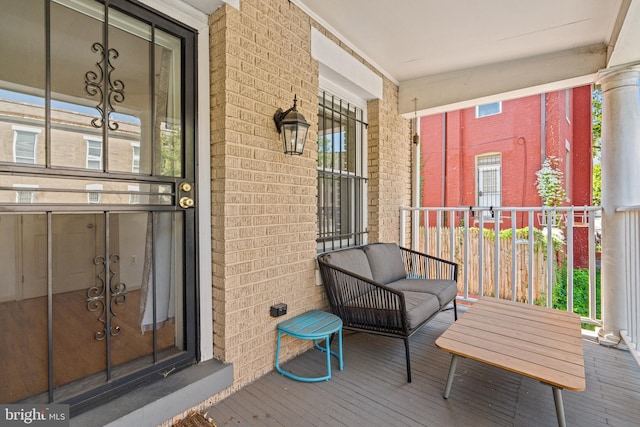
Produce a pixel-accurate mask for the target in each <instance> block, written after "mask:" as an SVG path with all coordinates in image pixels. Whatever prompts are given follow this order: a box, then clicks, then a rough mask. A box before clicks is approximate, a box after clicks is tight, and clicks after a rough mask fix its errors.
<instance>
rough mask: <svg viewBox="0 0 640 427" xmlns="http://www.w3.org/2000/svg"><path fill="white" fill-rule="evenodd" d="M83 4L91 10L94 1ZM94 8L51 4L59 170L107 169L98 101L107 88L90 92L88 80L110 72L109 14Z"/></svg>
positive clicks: (54, 147) (54, 155)
mask: <svg viewBox="0 0 640 427" xmlns="http://www.w3.org/2000/svg"><path fill="white" fill-rule="evenodd" d="M84 3H87V5H86V6H87V8H88V6H89V5H90V2H84ZM78 4H79V5H82V4H83V2H78ZM90 10H91V14H88V13H79V12H78V11H76V10H73V9H71V8H69V7H67V6H65V5H62V4H58V3H55V2H52V3H51V35H50V37H51V50H50V58H51V102H50V108H51V143H50V146H51V165H52V166H54V167H67V168H77V169H95V170H102V168H103V161H102V160H101V152H102V139H103V132H102V130H101V127H100V126H101V124H102V120H103V119H102V116H101V112H100V110H99V109H98V108H97V107H98V106H99V107H100V108H102V107H103V106H102V105H100V103H99V102H98V101H96V100H95V98H96V96H98V97H99V95H96V94H95V92H98V93H102V88H101V87H98V88H96V87H89V88H87V86H86V84H85V80H86V79H87V78H89V79H90V78H91V76H95V79H98V78H101V77H102V76H104V73H105V71H107V70H106V69H105V65H104V64H103V62H104V61H102V60H101V56H102V54H103V50H104V48H103V47H101V46H102V44H101V43H100V42H101V41H102V27H103V25H102V21H103V20H104V12H103V11H102V9H101V8H98V7H93V8H91V9H90ZM101 61H102V62H101ZM100 67H102V69H100ZM91 73H93V74H91ZM88 76H89V77H88ZM87 89H88V90H87Z"/></svg>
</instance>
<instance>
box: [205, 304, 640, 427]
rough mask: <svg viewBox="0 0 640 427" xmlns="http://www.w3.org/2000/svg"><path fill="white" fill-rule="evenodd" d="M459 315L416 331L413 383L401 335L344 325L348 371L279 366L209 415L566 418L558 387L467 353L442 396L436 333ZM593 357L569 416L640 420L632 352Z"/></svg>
mask: <svg viewBox="0 0 640 427" xmlns="http://www.w3.org/2000/svg"><path fill="white" fill-rule="evenodd" d="M452 321H453V313H452V312H450V311H449V312H444V313H441V314H440V315H438V317H437V318H436V319H434V320H433V321H432V322H431V323H429V324H428V325H427V326H426V327H425V328H423V330H422V331H420V332H418V333H417V334H416V335H414V336H413V337H412V339H411V351H412V357H411V361H412V374H413V382H412V383H407V382H406V370H405V363H404V360H405V357H404V345H403V342H402V340H399V339H394V338H386V337H378V336H373V335H369V334H361V333H352V332H347V331H345V336H344V371H339V370H338V369H337V363H335V362H336V359H335V358H332V369H333V373H332V378H331V380H329V381H325V382H320V383H302V382H298V381H294V380H291V379H289V378H286V377H284V376H282V375H280V374H278V373H277V372H275V371H273V372H271V373H269V374H267V375H265V376H264V377H262V378H260V379H259V380H257V381H256V382H254V383H252V384H250V385H248V386H246V387H244V388H243V389H242V390H240V391H238V392H237V393H235V394H234V395H232V396H230V397H228V398H227V399H225V400H223V401H221V402H219V403H217V404H216V405H214V406H212V407H210V408H208V410H206V415H208V416H209V417H211V418H212V419H213V420H214V422H215V423H216V424H217V426H218V427H223V426H262V425H269V426H364V425H366V426H535V427H539V426H555V425H557V420H556V413H555V406H554V403H553V395H552V391H551V387H549V386H547V385H544V384H542V383H539V382H537V381H535V380H532V379H529V378H525V377H522V376H520V375H517V374H513V373H510V372H506V371H503V370H501V369H498V368H494V367H491V366H487V365H484V364H482V363H478V362H474V361H471V360H467V359H463V360H461V361H460V363H459V364H458V369H457V371H456V377H455V380H454V383H453V387H452V390H451V396H450V398H449V399H448V400H445V399H443V398H442V392H443V388H444V384H445V381H446V378H447V372H448V369H449V361H450V355H449V354H448V353H446V352H444V351H442V350H439V349H438V348H436V347H435V344H434V341H435V340H436V338H438V336H440V334H442V332H444V330H445V329H446V328H447V326H449V325H450V324H451V322H452ZM274 339H275V338H274ZM334 345H335V343H334ZM584 357H585V370H586V378H587V388H586V391H584V392H579V393H578V392H571V391H564V392H563V399H564V407H565V412H566V417H567V424H568V425H569V426H581V427H585V426H604V425H615V426H638V425H640V367H638V365H637V364H636V362H635V361H634V360H633V357H632V356H631V354H630V353H629V352H626V351H621V350H617V349H612V348H606V347H603V346H600V345H598V344H596V343H594V342H592V341H589V340H585V341H584ZM323 363H324V354H323V353H321V352H320V351H317V350H309V351H307V352H306V353H304V354H302V355H300V356H298V357H296V358H295V359H293V360H291V361H289V362H287V363H285V364H284V365H283V367H284V368H285V369H288V370H291V371H293V372H294V373H297V374H300V375H309V376H317V375H322V372H323V369H326V368H324V364H323ZM324 372H326V370H325V371H324Z"/></svg>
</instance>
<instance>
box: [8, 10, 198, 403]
mask: <svg viewBox="0 0 640 427" xmlns="http://www.w3.org/2000/svg"><path fill="white" fill-rule="evenodd" d="M141 14H144V16H145V17H146V19H145V21H144V22H143V21H140V20H138V19H136V16H139V15H141ZM149 17H152V19H151V21H153V22H152V23H151V24H150V23H149ZM43 23H46V24H45V25H43ZM193 43H194V34H193V32H192V31H190V30H188V29H185V28H182V27H179V26H177V25H176V24H174V23H171V22H167V21H166V20H164V19H163V18H161V17H157V16H154V15H153V14H151V13H150V12H149V11H147V10H145V9H141V8H140V6H137V5H134V4H131V3H129V2H126V1H123V0H111V1H107V2H105V3H103V2H97V1H93V0H55V1H53V0H39V1H38V0H32V1H30V2H22V1H9V2H8V3H6V4H3V13H2V15H0V55H2V57H3V58H11V60H9V61H3V62H2V63H0V235H2V236H6V240H5V244H3V245H2V247H1V248H0V268H1V269H2V272H3V274H2V275H0V322H1V324H3V328H0V371H1V372H3V373H9V374H7V375H9V376H10V378H9V377H6V378H5V379H6V380H5V379H3V381H2V382H1V383H0V403H12V402H21V401H28V402H67V403H70V404H71V405H72V414H73V413H74V412H78V411H81V410H84V409H86V408H88V407H91V406H93V405H96V404H98V403H100V401H101V400H102V399H104V398H105V396H106V398H108V395H109V393H111V394H113V395H117V394H118V391H119V390H120V389H124V388H127V387H130V386H131V385H133V384H140V383H141V382H144V381H145V380H146V379H147V378H150V377H155V378H163V377H164V376H166V374H168V373H170V372H173V371H174V370H175V369H177V368H180V367H182V366H186V365H188V364H190V363H192V362H193V360H195V355H196V348H195V345H196V343H195V317H194V313H193V310H185V307H194V306H195V292H194V289H195V274H194V273H193V272H194V271H195V270H196V268H195V262H196V261H195V258H194V254H195V243H194V242H195V238H194V235H195V210H194V209H193V206H194V203H193V188H194V184H195V181H194V178H195V170H194V159H193V153H194V141H193V135H194V131H193V130H194V123H192V122H188V121H186V120H185V117H193V114H192V112H193V105H194V93H195V90H194V88H193V86H192V85H193V83H192V82H193V78H188V79H185V76H184V75H183V73H186V74H189V73H193V69H194V67H193V56H192V53H191V52H192V51H193ZM180 200H182V201H183V203H182V204H181V203H179V201H180ZM185 200H186V201H188V203H186V202H185ZM181 205H182V206H181ZM154 372H155V373H158V374H162V375H157V374H153V373H154Z"/></svg>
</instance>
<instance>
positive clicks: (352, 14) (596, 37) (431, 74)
mask: <svg viewBox="0 0 640 427" xmlns="http://www.w3.org/2000/svg"><path fill="white" fill-rule="evenodd" d="M293 2H294V3H296V4H298V5H299V6H300V7H301V8H303V9H304V10H305V11H307V13H309V14H310V15H311V16H313V17H315V18H316V19H318V21H319V22H321V23H322V24H323V25H325V26H327V27H328V28H330V29H331V30H332V31H334V32H335V33H336V34H337V35H338V36H339V37H340V38H342V39H343V40H345V41H346V42H347V43H348V44H350V45H351V47H352V48H354V49H355V50H356V51H357V52H359V53H360V54H361V55H362V56H363V57H365V58H366V59H367V60H369V61H371V62H372V63H373V64H375V65H376V66H377V67H378V68H379V69H380V71H382V72H383V73H385V74H386V75H387V76H388V77H389V78H391V79H392V80H394V81H395V82H396V83H398V84H399V85H400V112H401V113H403V114H405V115H406V116H413V111H414V98H417V108H418V113H419V114H431V113H435V112H439V111H446V110H451V109H457V108H462V107H467V106H471V105H477V104H478V103H482V102H491V101H493V100H496V99H507V98H514V97H519V96H524V95H528V94H533V93H540V92H543V91H548V90H554V89H558V88H565V87H571V86H577V85H582V84H588V83H591V82H593V81H594V80H595V76H596V73H597V71H598V70H600V69H603V68H606V67H611V66H616V65H621V64H625V63H632V62H637V61H640V44H639V43H637V40H639V39H640V1H638V0H610V1H601V0H529V1H517V2H514V1H511V0H483V1H481V2H478V1H477V0H457V1H455V2H450V1H441V0H403V1H399V2H389V1H382V0H350V1H348V2H345V1H341V0H293Z"/></svg>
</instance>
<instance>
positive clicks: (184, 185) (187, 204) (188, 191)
mask: <svg viewBox="0 0 640 427" xmlns="http://www.w3.org/2000/svg"><path fill="white" fill-rule="evenodd" d="M193 191H194V189H193V185H192V184H191V183H190V182H181V183H180V185H179V186H178V205H180V207H181V208H182V209H189V208H192V207H193V206H194V205H195V201H194V198H193Z"/></svg>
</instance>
